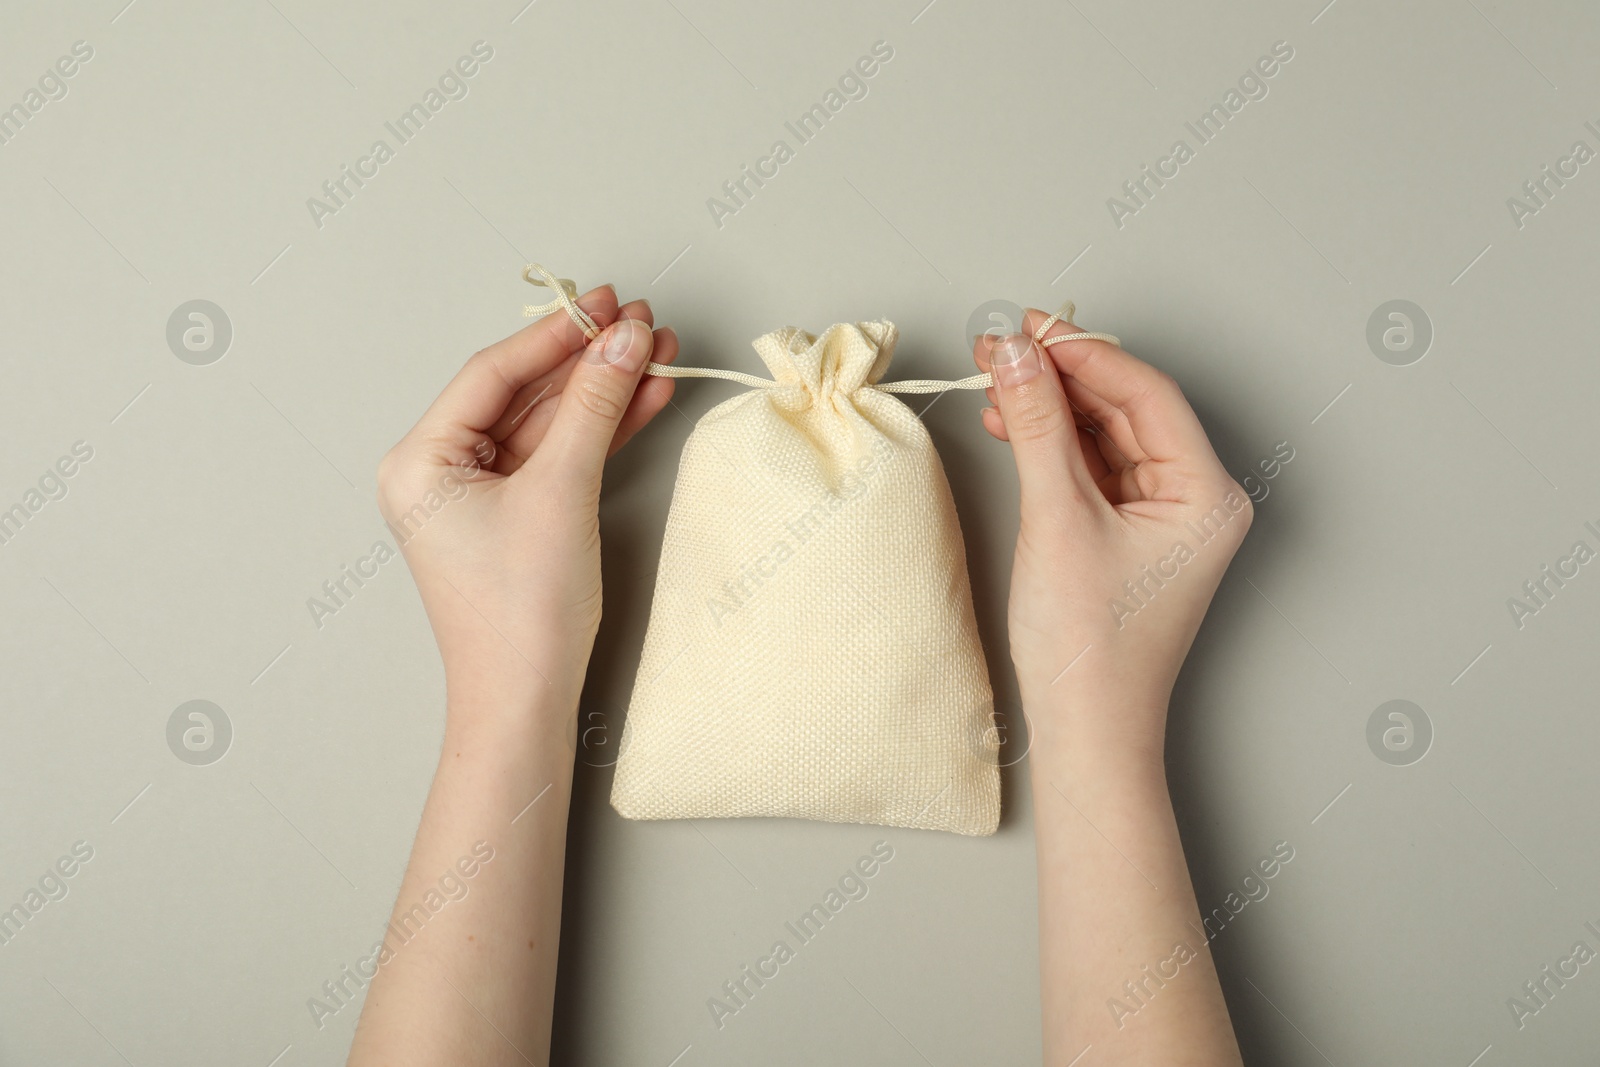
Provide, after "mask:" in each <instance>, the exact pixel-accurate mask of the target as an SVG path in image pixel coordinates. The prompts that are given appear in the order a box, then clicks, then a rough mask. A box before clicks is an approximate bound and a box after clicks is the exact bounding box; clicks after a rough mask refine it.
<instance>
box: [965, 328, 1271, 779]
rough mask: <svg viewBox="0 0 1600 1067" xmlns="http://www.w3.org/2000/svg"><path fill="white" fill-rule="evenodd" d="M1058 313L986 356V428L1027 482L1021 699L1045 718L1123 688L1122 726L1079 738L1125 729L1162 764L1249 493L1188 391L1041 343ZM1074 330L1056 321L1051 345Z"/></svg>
mask: <svg viewBox="0 0 1600 1067" xmlns="http://www.w3.org/2000/svg"><path fill="white" fill-rule="evenodd" d="M1045 318H1046V316H1045V314H1044V313H1043V312H1041V311H1037V310H1029V311H1028V312H1027V315H1026V319H1025V329H1026V330H1027V331H1028V333H1027V334H1025V335H1015V336H1011V337H1006V338H995V337H992V336H988V335H985V336H982V337H980V338H978V340H977V343H976V344H975V346H974V351H973V358H974V359H975V360H976V361H977V363H978V365H979V366H980V367H982V368H983V369H985V370H991V371H992V372H993V373H994V376H995V380H996V388H994V389H991V390H990V391H989V395H990V399H991V401H992V402H995V403H997V405H998V407H997V408H990V409H987V410H985V411H984V413H983V422H984V426H985V427H986V428H987V429H988V430H989V432H990V433H991V434H993V435H994V436H995V437H997V438H999V439H1000V440H1002V441H1010V442H1011V447H1012V451H1013V452H1014V453H1015V455H1016V462H1017V473H1018V477H1019V479H1020V482H1021V496H1022V524H1021V530H1020V533H1019V535H1018V537H1017V551H1016V560H1015V564H1014V567H1013V571H1012V577H1011V605H1010V630H1011V654H1012V659H1013V661H1014V663H1015V666H1016V670H1017V676H1018V680H1019V683H1020V685H1021V689H1022V697H1023V704H1024V706H1025V707H1029V708H1030V709H1031V713H1032V714H1034V715H1035V716H1036V717H1037V716H1038V715H1039V709H1046V708H1051V707H1053V706H1056V705H1058V704H1060V703H1061V702H1060V701H1058V700H1056V699H1052V698H1054V697H1056V696H1057V695H1058V694H1061V693H1065V692H1075V693H1082V692H1085V690H1086V688H1088V689H1092V690H1093V691H1094V692H1095V693H1096V694H1097V695H1098V694H1099V693H1103V692H1106V691H1114V692H1116V693H1117V694H1118V699H1119V703H1121V704H1122V707H1121V708H1119V709H1117V713H1116V714H1115V716H1110V715H1107V713H1106V709H1098V710H1096V709H1093V708H1085V709H1082V714H1083V715H1084V716H1094V715H1101V716H1104V717H1105V718H1106V720H1107V721H1105V722H1103V723H1099V724H1092V723H1082V722H1075V723H1070V724H1068V729H1069V730H1072V731H1074V732H1075V731H1076V729H1077V728H1078V726H1080V725H1100V726H1105V727H1109V728H1113V729H1115V730H1116V731H1117V740H1118V741H1119V742H1122V743H1126V744H1134V745H1138V746H1139V747H1140V750H1141V751H1147V752H1150V753H1151V754H1153V755H1154V756H1155V757H1156V758H1159V756H1160V749H1161V740H1162V737H1163V732H1164V727H1165V709H1166V703H1167V698H1168V696H1169V694H1170V692H1171V689H1172V684H1173V682H1174V680H1175V679H1176V677H1177V674H1178V668H1179V667H1180V666H1181V665H1182V663H1183V659H1184V656H1185V655H1186V654H1187V653H1188V650H1189V645H1190V643H1191V642H1192V641H1193V640H1194V635H1195V631H1196V630H1197V629H1198V628H1199V626H1200V620H1201V619H1202V618H1203V617H1204V615H1205V612H1206V607H1207V605H1209V604H1210V602H1211V597H1212V594H1213V593H1215V592H1216V589H1217V585H1218V583H1219V582H1220V581H1221V580H1222V573H1223V571H1224V570H1225V569H1226V568H1227V566H1228V561H1229V560H1231V559H1232V558H1233V554H1234V552H1235V550H1237V548H1238V547H1239V543H1240V541H1241V540H1242V539H1243V537H1244V534H1245V531H1246V530H1247V529H1249V527H1250V518H1251V505H1250V498H1249V496H1248V495H1247V494H1246V493H1245V492H1244V490H1243V489H1241V488H1240V487H1239V486H1238V485H1237V484H1235V483H1234V481H1233V479H1232V478H1231V477H1229V475H1228V473H1227V471H1225V470H1224V469H1223V467H1222V464H1221V463H1220V462H1219V461H1218V460H1217V457H1216V454H1215V453H1214V452H1213V451H1212V450H1211V445H1210V443H1209V442H1208V441H1207V440H1206V435H1205V431H1204V430H1202V429H1201V427H1200V422H1199V420H1198V419H1196V418H1195V415H1194V412H1193V411H1192V410H1191V409H1190V407H1189V405H1188V403H1187V402H1186V401H1185V400H1184V398H1183V394H1182V393H1181V392H1179V390H1178V385H1177V383H1176V382H1174V381H1173V380H1172V379H1171V378H1170V377H1168V376H1167V375H1165V374H1163V373H1161V372H1160V371H1157V370H1155V369H1154V368H1153V367H1150V366H1147V365H1146V364H1144V363H1141V362H1139V361H1138V360H1137V359H1134V358H1133V357H1132V356H1130V355H1128V353H1126V352H1124V351H1122V350H1121V349H1120V348H1117V347H1116V346H1115V345H1112V344H1110V343H1108V342H1105V341H1097V340H1078V341H1063V342H1061V343H1059V344H1055V345H1051V346H1049V347H1048V348H1046V347H1043V346H1041V345H1040V344H1038V343H1037V342H1035V341H1034V339H1033V333H1034V332H1035V331H1036V330H1037V329H1038V327H1039V326H1040V325H1041V324H1043V322H1044V321H1045ZM1077 332H1079V328H1078V327H1075V326H1073V325H1072V324H1071V323H1067V322H1058V323H1056V324H1055V325H1053V326H1052V327H1051V329H1050V330H1049V331H1048V333H1046V335H1045V340H1049V338H1051V337H1058V336H1061V335H1063V334H1071V333H1077ZM1069 668H1070V669H1069ZM1090 680H1092V682H1090ZM1086 683H1088V684H1087V685H1086ZM1071 703H1072V702H1069V707H1070V704H1071ZM1134 708H1137V709H1139V710H1138V711H1137V712H1136V713H1134V714H1132V715H1126V714H1124V712H1125V711H1126V710H1128V709H1134ZM1158 712H1159V714H1158ZM1068 714H1069V715H1072V714H1077V710H1076V709H1072V710H1070V711H1069V712H1068ZM1040 725H1041V727H1042V728H1043V727H1045V726H1046V724H1040Z"/></svg>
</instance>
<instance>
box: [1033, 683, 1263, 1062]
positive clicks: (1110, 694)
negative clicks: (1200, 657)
mask: <svg viewBox="0 0 1600 1067" xmlns="http://www.w3.org/2000/svg"><path fill="white" fill-rule="evenodd" d="M1163 703H1164V699H1163V698H1150V697H1140V696H1134V695H1131V694H1130V693H1129V692H1128V690H1127V688H1126V686H1125V685H1122V684H1112V683H1107V684H1096V683H1094V682H1090V683H1088V684H1082V685H1079V686H1077V687H1076V688H1073V689H1070V690H1067V691H1065V692H1059V693H1050V694H1049V695H1048V696H1047V697H1045V698H1042V699H1041V702H1040V704H1039V705H1038V706H1036V707H1035V708H1034V709H1032V710H1031V711H1030V714H1031V715H1032V716H1033V717H1034V719H1035V721H1036V723H1038V724H1039V725H1038V734H1039V736H1038V738H1037V739H1036V741H1035V743H1034V746H1033V748H1032V750H1031V754H1030V760H1031V763H1032V771H1033V796H1034V810H1035V833H1036V836H1037V842H1038V865H1039V938H1040V950H1039V951H1040V969H1041V996H1042V1001H1043V1013H1044V1044H1045V1062H1047V1063H1051V1064H1066V1063H1070V1062H1072V1061H1073V1058H1074V1057H1076V1056H1078V1055H1079V1054H1080V1053H1081V1052H1082V1051H1083V1050H1084V1048H1085V1047H1086V1046H1090V1045H1092V1046H1093V1047H1094V1051H1093V1053H1092V1054H1091V1058H1089V1059H1086V1060H1085V1062H1086V1063H1089V1062H1092V1063H1095V1064H1120V1063H1129V1064H1134V1063H1138V1064H1144V1063H1161V1064H1165V1065H1178V1064H1192V1065H1206V1067H1213V1065H1220V1064H1237V1063H1239V1062H1240V1059H1239V1051H1238V1045H1237V1042H1236V1040H1235V1038H1234V1035H1233V1029H1232V1025H1231V1023H1230V1022H1229V1019H1228V1012H1227V1006H1226V1004H1225V1003H1224V1001H1223V999H1222V991H1221V987H1220V986H1219V984H1218V981H1217V974H1216V968H1215V966H1214V964H1213V961H1212V957H1211V953H1210V950H1209V948H1208V947H1207V943H1206V938H1205V935H1204V931H1203V929H1202V927H1201V925H1200V914H1199V908H1198V906H1197V905H1196V902H1195V894H1194V888H1193V885H1192V884H1191V882H1190V879H1189V871H1188V867H1187V865H1186V863H1185V861H1184V856H1183V844H1182V842H1181V840H1180V839H1179V837H1178V828H1177V823H1176V821H1175V819H1174V817H1173V811H1172V801H1171V798H1170V796H1169V794H1168V792H1167V783H1166V774H1165V768H1164V766H1163V762H1162V752H1161V743H1160V735H1161V732H1162V731H1161V730H1160V729H1159V727H1158V726H1152V727H1151V728H1149V729H1144V728H1142V727H1140V726H1138V725H1137V724H1141V723H1150V724H1160V723H1163V722H1164V720H1165V708H1164V707H1163V706H1160V705H1161V704H1163Z"/></svg>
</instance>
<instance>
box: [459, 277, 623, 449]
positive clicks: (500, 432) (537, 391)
mask: <svg viewBox="0 0 1600 1067" xmlns="http://www.w3.org/2000/svg"><path fill="white" fill-rule="evenodd" d="M616 317H617V318H619V319H635V320H637V321H639V322H642V323H644V324H645V325H647V326H653V325H655V313H654V312H653V311H651V310H650V302H649V301H648V300H632V301H629V302H628V303H627V304H624V305H623V306H622V307H621V308H619V309H618V310H617V314H616ZM584 343H585V344H587V343H588V342H587V341H585V342H584ZM578 351H579V350H578V349H574V350H573V351H572V352H571V353H569V354H568V356H567V357H566V358H565V359H563V360H562V361H561V362H560V363H557V364H556V365H555V366H554V367H552V368H550V369H549V370H548V371H546V372H545V373H543V374H541V375H539V376H538V377H537V378H535V379H533V380H532V381H530V382H528V383H527V384H526V385H524V386H523V387H522V388H521V389H518V390H517V395H516V396H515V397H513V398H512V399H511V403H510V404H508V405H506V409H505V411H504V412H503V413H502V414H501V416H500V418H499V419H497V420H496V421H495V424H494V425H493V426H492V427H490V428H489V436H490V437H493V438H494V439H495V440H496V441H504V440H505V439H506V438H508V437H510V436H511V434H512V432H513V431H515V430H516V428H517V427H519V426H521V425H522V424H523V422H524V421H526V418H527V415H528V412H529V411H530V410H531V409H532V408H533V406H534V405H535V404H539V403H542V402H543V401H545V400H554V399H555V397H556V396H557V395H559V394H560V392H561V389H562V387H563V386H564V385H566V383H567V375H568V374H570V373H572V365H573V364H574V363H576V362H577V360H578V355H577V354H578ZM537 445H538V441H537V440H535V441H533V442H532V443H530V444H529V445H528V446H527V447H526V448H523V449H519V451H520V452H521V454H522V457H523V458H524V459H526V458H527V457H528V456H529V455H531V454H532V453H533V449H534V447H535V446H537Z"/></svg>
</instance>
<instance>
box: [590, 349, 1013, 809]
mask: <svg viewBox="0 0 1600 1067" xmlns="http://www.w3.org/2000/svg"><path fill="white" fill-rule="evenodd" d="M896 336H897V334H896V331H895V327H894V325H893V324H892V323H888V322H862V323H855V324H840V325H835V326H832V327H830V328H829V329H828V330H827V331H825V332H824V333H823V334H822V335H821V336H820V337H819V336H814V335H812V334H809V333H806V332H804V331H801V330H796V329H786V330H780V331H777V332H774V333H770V334H767V335H766V336H764V337H761V338H759V339H758V340H757V341H756V342H755V349H756V351H757V353H758V354H759V355H760V356H761V358H762V360H763V361H765V363H766V364H767V367H768V369H769V370H770V371H771V373H772V375H773V378H774V379H775V380H776V383H777V384H776V385H775V386H772V387H769V388H765V389H755V390H752V391H751V392H748V393H744V394H741V395H739V396H736V397H734V398H733V399H731V400H728V401H727V402H725V403H723V404H720V405H718V406H717V407H715V408H713V409H712V410H711V411H710V412H708V413H707V414H706V415H705V416H704V417H703V418H702V419H701V420H700V422H699V424H698V425H697V426H696V427H695V429H694V432H693V433H692V434H691V435H690V437H689V439H688V441H687V443H686V444H685V446H684V450H683V458H682V461H681V464H680V467H679V471H678V480H677V485H676V487H675V489H674V492H673V500H672V508H671V512H670V514H669V516H668V519H667V528H666V534H665V540H664V543H663V546H662V551H661V566H660V570H659V572H658V573H657V576H656V589H655V599H654V602H653V604H652V606H651V612H650V623H649V628H648V631H647V633H646V636H645V643H644V650H643V654H642V658H641V661H640V664H639V673H638V677H637V679H636V680H635V683H634V690H633V698H632V702H631V704H630V706H629V709H628V718H627V724H626V726H625V728H624V731H623V738H622V744H621V755H620V758H619V759H618V762H617V769H616V778H615V782H614V785H613V788H612V794H611V803H612V806H613V807H615V808H616V809H617V811H618V812H620V813H621V814H622V815H623V816H625V817H627V818H630V819H680V818H733V817H743V816H775V817H791V818H804V819H818V820H823V821H827V822H842V823H873V824H879V825H885V826H903V827H917V828H923V829H936V830H949V831H953V832H955V833H960V834H972V835H982V834H991V833H993V832H994V831H995V829H996V827H997V826H998V824H999V818H1000V776H999V767H998V758H997V757H998V736H997V734H996V731H995V729H994V724H993V710H994V700H993V694H992V693H991V691H990V688H989V676H988V670H987V668H986V666H985V663H984V657H983V650H982V647H981V645H980V643H979V640H978V632H977V625H976V622H975V620H974V617H973V610H972V594H971V588H970V585H969V583H968V578H967V566H966V555H965V550H964V547H963V544H962V540H961V529H960V526H959V524H958V522H957V519H956V513H955V506H954V503H953V501H952V499H951V495H950V486H949V483H948V482H947V481H946V480H945V476H944V469H943V467H942V466H941V464H940V462H939V457H938V454H937V453H936V452H935V451H934V448H933V442H932V441H931V440H930V438H929V437H928V433H927V430H926V429H925V428H924V427H923V425H922V422H921V420H920V419H918V418H917V416H916V415H915V414H914V413H913V412H912V411H911V409H910V408H908V407H906V406H905V404H903V403H902V402H901V401H899V400H897V399H895V398H894V397H893V396H890V395H887V394H886V393H884V392H882V391H880V390H879V389H877V388H875V387H874V386H875V383H877V382H878V381H879V379H880V378H881V377H882V375H883V374H884V372H885V371H886V369H887V368H888V365H889V361H890V359H891V358H892V357H893V355H894V347H895V340H896Z"/></svg>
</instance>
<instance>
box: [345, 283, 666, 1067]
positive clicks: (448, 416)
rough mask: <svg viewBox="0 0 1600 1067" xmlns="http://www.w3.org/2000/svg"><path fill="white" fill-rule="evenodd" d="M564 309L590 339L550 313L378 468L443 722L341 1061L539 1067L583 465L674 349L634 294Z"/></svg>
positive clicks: (587, 597)
mask: <svg viewBox="0 0 1600 1067" xmlns="http://www.w3.org/2000/svg"><path fill="white" fill-rule="evenodd" d="M578 304H579V306H580V307H582V308H583V310H584V311H585V312H587V313H588V315H589V316H590V318H592V319H593V320H594V322H595V324H596V325H597V326H599V327H602V332H601V333H600V335H599V337H598V338H596V340H595V341H594V342H593V343H588V342H586V340H585V338H584V335H583V333H582V331H580V330H579V329H578V327H577V326H575V325H574V324H573V322H572V320H571V319H569V318H568V317H567V316H566V315H564V314H559V313H558V314H554V315H550V316H549V317H547V318H545V319H542V320H540V321H539V322H537V323H534V324H533V325H532V326H529V327H528V328H527V329H525V330H523V331H521V332H520V333H517V334H514V335H512V336H511V337H508V338H506V339H505V340H504V341H501V342H499V343H498V344H495V345H491V346H490V347H488V348H486V349H484V350H483V351H482V352H479V353H478V354H477V355H475V356H473V357H472V358H471V359H470V360H468V361H467V365H466V367H464V368H463V369H462V370H461V372H460V373H459V374H457V375H456V377H455V380H454V381H452V382H451V383H450V384H449V385H448V386H447V387H446V388H445V391H444V392H443V393H441V394H440V395H439V399H438V400H436V401H434V403H433V406H432V407H430V408H429V409H428V410H427V412H426V413H425V414H424V415H423V416H422V419H421V421H419V422H418V423H417V425H416V426H415V427H414V428H413V429H412V430H411V432H410V433H408V434H406V436H405V438H404V439H403V440H402V441H401V442H400V443H399V444H397V445H395V447H394V448H393V450H391V451H390V452H389V454H388V456H386V457H385V458H384V460H383V465H382V467H380V468H379V471H378V500H379V505H380V507H381V508H382V510H383V515H384V518H386V519H387V520H388V521H389V524H390V526H391V528H392V529H393V530H394V533H395V536H396V538H397V539H399V541H400V543H401V545H402V546H403V550H404V552H405V556H406V562H407V563H409V564H410V566H411V572H412V574H413V575H415V577H416V580H417V588H418V589H419V590H421V592H422V601H423V604H424V605H426V607H427V609H428V618H429V620H430V621H431V622H432V623H433V631H434V635H435V636H436V637H437V638H438V640H439V650H440V652H441V653H442V654H443V656H444V667H445V681H446V684H447V686H448V689H449V694H448V697H449V711H448V713H447V715H446V717H445V735H444V745H443V748H442V751H441V752H440V756H439V769H438V772H437V773H436V774H435V775H434V779H433V788H432V789H431V790H430V791H429V793H428V803H427V806H426V807H425V808H424V809H423V813H422V824H421V825H420V826H419V827H418V829H417V840H416V844H415V846H414V847H413V848H412V852H411V862H410V864H409V865H408V866H407V868H406V876H405V879H404V880H403V881H402V883H401V885H400V893H399V897H398V899H397V901H396V904H395V910H394V912H393V916H392V921H391V923H390V924H389V926H388V927H386V928H385V930H384V934H383V941H382V942H381V946H382V952H381V953H380V954H379V955H378V961H379V970H378V973H377V974H376V975H375V976H374V977H373V980H372V985H371V987H370V988H369V989H368V991H367V1000H366V1005H365V1007H364V1008H363V1009H362V1013H361V1024H360V1026H359V1027H358V1029H357V1031H356V1037H355V1042H354V1044H353V1045H352V1047H351V1052H350V1061H349V1062H350V1064H351V1065H352V1067H368V1065H377V1064H389V1063H401V1062H405V1063H424V1062H426V1063H472V1064H505V1065H507V1067H512V1065H520V1064H525V1063H534V1062H539V1063H544V1062H547V1057H548V1050H549V1047H550V1020H551V1006H552V1004H553V1003H554V997H555V981H556V958H557V953H558V951H559V947H560V940H561V890H562V878H563V871H564V867H563V863H564V860H565V856H566V842H567V808H568V804H569V802H570V799H571V789H572V763H573V758H572V749H571V748H570V747H568V746H569V744H570V743H571V738H572V731H573V729H574V726H575V717H576V714H577V706H578V695H579V693H580V692H581V690H582V688H583V675H584V670H585V668H586V667H587V665H588V662H589V653H590V651H592V649H593V646H594V636H595V631H596V629H597V628H598V627H599V624H600V532H599V520H598V513H599V503H600V472H601V469H602V468H603V467H604V465H605V460H606V457H607V456H608V455H610V454H611V453H612V452H614V451H616V450H617V449H618V448H620V447H621V446H622V444H623V442H625V441H626V440H627V439H628V438H629V437H631V436H632V435H633V434H634V433H635V432H636V431H637V430H638V429H639V428H640V427H641V426H643V425H644V424H645V423H647V422H649V421H650V419H651V417H652V416H654V415H655V414H656V413H657V412H658V411H660V410H661V409H662V408H663V407H664V406H665V405H666V403H667V401H668V400H669V399H670V398H671V396H672V381H671V380H670V379H666V378H650V379H649V380H647V381H644V382H643V383H641V382H640V378H641V376H642V375H643V373H644V366H645V363H646V361H647V360H649V359H650V358H651V356H652V354H653V355H654V356H655V359H656V361H657V362H663V363H664V362H668V361H670V360H671V359H672V358H673V357H674V356H676V355H677V352H678V339H677V338H676V337H675V336H674V335H673V333H672V331H671V330H656V331H654V333H652V332H651V329H650V327H651V316H650V307H649V305H648V304H646V303H645V302H644V301H642V300H640V301H636V302H634V303H632V304H628V305H626V306H625V307H623V308H620V309H619V308H618V307H617V295H616V293H614V292H613V291H612V290H611V288H610V287H609V286H606V287H602V288H600V289H596V290H594V291H593V292H590V293H587V294H586V295H584V296H583V297H582V298H581V299H580V300H579V301H578ZM469 857H476V859H475V860H474V862H472V863H471V864H470V865H469V866H463V864H466V863H467V860H468V858H469ZM469 870H470V871H471V872H475V873H468V872H469ZM456 872H460V877H458V876H457V873H456ZM443 878H453V879H455V883H454V884H456V885H457V886H460V885H462V884H463V883H462V880H461V879H462V878H469V879H471V892H470V893H466V892H465V891H463V895H461V896H459V897H457V896H454V895H452V896H451V897H450V907H449V910H448V911H442V912H439V914H437V915H435V914H433V912H435V911H438V910H439V909H437V908H432V907H431V906H427V905H426V904H425V903H419V902H426V901H427V900H428V899H429V897H430V895H431V896H433V897H437V896H438V893H439V888H440V887H441V886H443V885H444V884H445V883H444V882H443V881H442V879H443ZM419 916H420V918H419ZM422 923H425V924H426V925H425V928H420V929H419V926H421V924H422Z"/></svg>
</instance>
